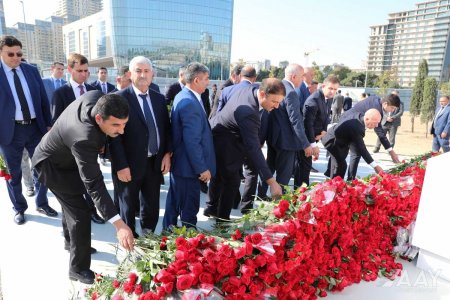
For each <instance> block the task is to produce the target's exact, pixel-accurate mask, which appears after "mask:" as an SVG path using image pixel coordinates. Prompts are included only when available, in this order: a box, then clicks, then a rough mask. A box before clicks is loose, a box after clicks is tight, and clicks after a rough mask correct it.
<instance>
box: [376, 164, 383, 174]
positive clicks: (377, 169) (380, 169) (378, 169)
mask: <svg viewBox="0 0 450 300" xmlns="http://www.w3.org/2000/svg"><path fill="white" fill-rule="evenodd" d="M375 172H377V174H378V173H380V172H383V169H382V168H381V167H380V166H376V167H375Z"/></svg>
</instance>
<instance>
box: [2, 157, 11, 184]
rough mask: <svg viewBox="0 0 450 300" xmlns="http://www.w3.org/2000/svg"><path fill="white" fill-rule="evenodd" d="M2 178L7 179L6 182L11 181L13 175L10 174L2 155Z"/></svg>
mask: <svg viewBox="0 0 450 300" xmlns="http://www.w3.org/2000/svg"><path fill="white" fill-rule="evenodd" d="M0 177H3V178H5V180H10V179H11V175H10V174H9V172H8V167H7V166H6V162H5V160H4V159H3V157H2V156H1V155H0Z"/></svg>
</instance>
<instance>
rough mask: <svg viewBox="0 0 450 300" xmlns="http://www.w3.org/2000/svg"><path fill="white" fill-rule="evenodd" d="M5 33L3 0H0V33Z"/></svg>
mask: <svg viewBox="0 0 450 300" xmlns="http://www.w3.org/2000/svg"><path fill="white" fill-rule="evenodd" d="M3 34H6V24H5V9H4V8H3V0H0V35H3Z"/></svg>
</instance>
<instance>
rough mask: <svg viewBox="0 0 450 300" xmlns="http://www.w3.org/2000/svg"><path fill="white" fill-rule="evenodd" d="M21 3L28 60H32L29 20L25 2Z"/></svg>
mask: <svg viewBox="0 0 450 300" xmlns="http://www.w3.org/2000/svg"><path fill="white" fill-rule="evenodd" d="M19 2H20V3H21V4H22V13H23V23H24V26H25V41H26V43H27V59H28V60H30V56H31V55H30V48H31V45H30V43H29V40H28V28H27V20H26V19H25V4H24V3H23V1H19Z"/></svg>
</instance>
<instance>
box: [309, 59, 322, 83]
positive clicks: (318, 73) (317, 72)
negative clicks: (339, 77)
mask: <svg viewBox="0 0 450 300" xmlns="http://www.w3.org/2000/svg"><path fill="white" fill-rule="evenodd" d="M311 67H312V68H313V69H314V78H313V80H315V81H317V82H323V80H324V76H323V73H322V71H320V67H319V66H318V65H317V63H316V62H315V61H313V62H312V66H311Z"/></svg>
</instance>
